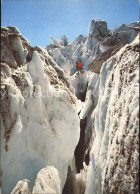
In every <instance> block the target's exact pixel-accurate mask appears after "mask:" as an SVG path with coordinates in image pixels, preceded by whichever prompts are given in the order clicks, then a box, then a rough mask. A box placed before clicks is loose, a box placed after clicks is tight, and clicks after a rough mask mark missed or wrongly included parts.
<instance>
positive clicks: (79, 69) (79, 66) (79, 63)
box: [77, 60, 82, 72]
mask: <svg viewBox="0 0 140 194" xmlns="http://www.w3.org/2000/svg"><path fill="white" fill-rule="evenodd" d="M81 69H82V61H81V60H79V61H78V62H77V70H78V72H81Z"/></svg>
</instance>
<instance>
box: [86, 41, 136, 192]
mask: <svg viewBox="0 0 140 194" xmlns="http://www.w3.org/2000/svg"><path fill="white" fill-rule="evenodd" d="M134 45H135V46H136V45H138V41H137V40H135V41H134V43H132V44H131V45H126V46H125V47H124V48H122V49H121V50H120V51H119V52H118V53H117V54H116V55H115V56H113V57H111V58H110V59H109V60H107V62H105V63H104V64H103V67H102V69H101V75H100V86H99V99H98V104H97V106H96V108H95V110H94V112H93V118H94V122H93V125H94V127H93V130H95V134H96V136H95V139H94V141H93V144H92V150H91V152H90V156H91V164H90V167H89V170H88V176H87V182H88V184H87V187H86V192H85V193H86V194H87V193H88V194H92V193H97V192H98V193H102V192H105V193H108V192H114V193H116V192H119V193H121V192H125V191H127V192H129V191H131V192H135V189H136V188H135V187H134V182H135V181H136V179H133V181H131V180H132V178H131V177H132V174H131V173H132V171H133V170H132V169H135V170H136V171H137V170H138V166H137V164H136V161H137V160H138V155H137V151H138V148H137V145H138V144H137V141H138V139H137V138H136V135H135V133H137V132H138V131H137V130H138V117H137V116H138V95H137V93H138V79H139V78H138V74H137V73H136V72H137V70H138V52H134V51H133V49H134ZM129 48H130V49H129ZM120 56H122V57H121V58H120ZM123 61H125V63H123ZM130 69H133V71H132V72H131V71H130ZM121 71H123V74H121V73H120V72H121ZM129 71H130V72H131V73H128V72H129ZM113 78H114V79H113ZM128 91H129V93H128ZM133 112H134V113H135V114H136V116H135V117H134V115H135V114H134V115H133ZM124 136H125V138H124ZM134 142H135V143H134ZM133 143H134V144H135V149H134V148H133V146H132V145H133ZM123 146H124V148H125V150H124V153H125V154H126V155H127V158H129V157H130V155H129V151H130V150H132V155H131V157H132V158H133V161H132V160H130V165H131V170H130V171H129V173H128V170H127V169H128V168H129V167H128V166H129V164H128V163H127V162H125V161H126V159H127V158H126V156H125V155H124V156H123V154H122V152H121V151H120V150H123ZM134 155H135V156H134ZM114 166H116V168H115V172H114V173H113V168H114Z"/></svg>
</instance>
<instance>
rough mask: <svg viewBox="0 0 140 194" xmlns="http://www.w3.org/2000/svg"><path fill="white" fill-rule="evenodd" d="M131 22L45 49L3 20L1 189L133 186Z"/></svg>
mask: <svg viewBox="0 0 140 194" xmlns="http://www.w3.org/2000/svg"><path fill="white" fill-rule="evenodd" d="M138 26H139V22H135V23H132V24H130V25H125V24H122V25H121V26H120V27H118V28H116V29H114V30H109V29H108V28H107V23H106V22H105V21H103V20H100V19H95V20H92V21H91V24H90V28H89V33H88V35H86V36H83V35H79V36H78V37H77V38H76V39H75V40H74V41H73V42H71V41H70V40H69V39H68V38H67V37H66V36H65V35H63V36H62V37H61V38H60V40H56V39H55V38H53V37H51V40H52V44H51V45H48V46H47V47H46V49H44V48H41V47H38V46H35V47H32V46H31V45H30V43H29V42H28V41H27V40H26V39H25V38H24V37H23V36H22V35H21V34H20V31H19V30H18V29H17V28H16V27H13V26H9V27H6V28H2V45H1V48H2V51H1V56H2V57H1V59H2V60H1V61H2V64H1V69H2V73H1V75H2V85H1V89H2V90H1V99H2V111H1V124H2V130H1V142H2V146H1V154H2V156H1V179H2V185H1V187H2V193H12V194H14V193H16V194H18V193H28V194H30V193H33V194H36V193H40V194H41V193H45V194H50V193H57V194H58V193H62V194H96V193H99V194H102V193H136V194H137V193H138V156H139V154H138V143H139V140H138V135H139V132H138V125H139V123H138V115H139V104H138V99H139V95H138V89H139V88H138V83H139V76H138V67H139V66H138V64H139V53H138V52H139V40H138V36H139V35H138V36H137V34H138V30H139V27H138ZM136 36H137V37H136ZM80 59H81V60H82V63H83V69H82V70H81V71H80V72H77V70H76V62H77V60H80Z"/></svg>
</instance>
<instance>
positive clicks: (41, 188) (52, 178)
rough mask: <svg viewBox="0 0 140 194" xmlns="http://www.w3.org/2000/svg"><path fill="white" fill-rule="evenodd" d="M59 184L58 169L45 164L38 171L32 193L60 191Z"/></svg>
mask: <svg viewBox="0 0 140 194" xmlns="http://www.w3.org/2000/svg"><path fill="white" fill-rule="evenodd" d="M60 185H61V181H60V177H59V172H58V170H57V169H56V168H54V167H53V166H47V167H46V168H43V169H41V171H40V172H39V173H38V175H37V178H36V180H35V186H34V188H33V192H32V193H34V194H36V193H61V189H60V187H61V186H60Z"/></svg>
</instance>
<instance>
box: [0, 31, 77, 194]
mask: <svg viewBox="0 0 140 194" xmlns="http://www.w3.org/2000/svg"><path fill="white" fill-rule="evenodd" d="M15 30H16V28H11V27H9V28H2V38H3V39H2V45H4V46H5V49H4V50H2V52H3V53H4V57H3V61H2V93H1V94H2V111H1V118H2V122H1V123H2V130H1V142H2V150H1V153H2V157H1V158H2V160H1V170H2V193H10V192H11V191H12V189H13V188H14V186H15V185H16V183H17V182H18V181H20V180H23V179H28V180H29V181H30V182H29V187H30V189H32V188H33V186H34V182H35V179H36V176H37V173H38V172H39V171H40V170H41V169H42V168H45V167H46V166H47V165H49V166H54V167H55V169H56V170H53V167H52V171H51V173H53V172H54V176H55V174H56V172H55V171H57V173H58V176H57V179H59V182H60V187H59V191H60V193H61V192H62V188H63V186H64V183H65V181H66V177H67V170H68V166H71V168H72V169H73V168H74V166H73V158H74V149H75V147H76V145H77V143H78V140H79V131H80V129H79V118H78V115H77V111H76V106H75V103H76V98H75V97H74V95H73V93H72V88H71V87H70V85H69V82H68V81H67V79H66V77H65V76H64V73H63V71H62V70H61V69H60V68H59V67H58V66H57V64H56V63H55V62H54V61H53V59H52V58H51V57H49V55H47V52H46V51H45V50H43V49H41V48H39V47H34V48H33V47H31V46H30V44H29V43H28V41H27V40H25V39H24V38H23V37H22V36H21V35H20V34H19V32H18V31H16V32H15ZM9 41H10V42H11V44H8V43H7V42H9ZM12 41H14V43H13V42H12ZM5 43H7V44H5ZM19 48H20V52H16V51H19ZM24 51H26V52H24ZM7 53H10V55H7ZM9 56H10V57H11V56H12V60H13V63H9V61H8V60H7V58H8V59H9ZM10 59H11V58H10ZM21 59H22V60H21ZM23 59H24V60H23ZM13 64H15V65H14V67H15V68H13ZM64 113H65V114H64ZM44 171H45V170H44ZM48 173H49V172H48ZM38 176H40V175H38ZM54 180H55V179H53V178H52V182H53V181H54ZM44 181H45V174H44ZM25 182H26V181H25ZM19 184H20V185H21V187H23V189H24V188H25V189H26V188H27V187H26V185H25V184H24V181H23V182H20V183H19ZM26 184H27V182H26ZM47 184H49V182H48V183H47V182H46V185H47ZM53 184H55V183H52V185H53ZM22 185H23V186H22ZM24 185H25V186H24ZM44 186H45V185H44ZM35 188H36V189H38V187H36V186H35ZM35 188H34V191H35V192H36V189H35ZM19 189H20V188H19ZM21 190H22V189H21ZM56 192H57V191H56Z"/></svg>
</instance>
